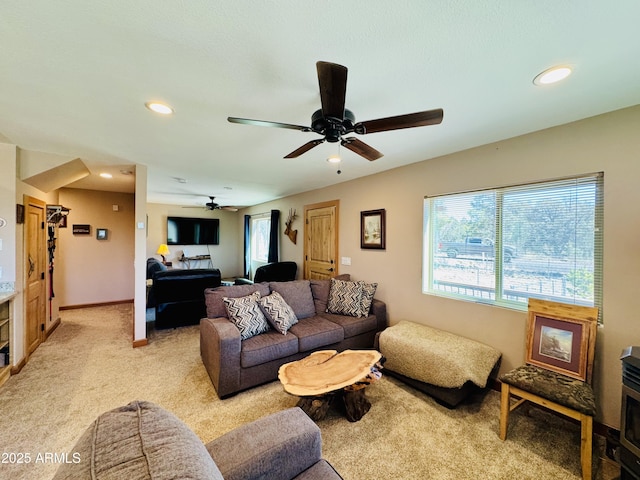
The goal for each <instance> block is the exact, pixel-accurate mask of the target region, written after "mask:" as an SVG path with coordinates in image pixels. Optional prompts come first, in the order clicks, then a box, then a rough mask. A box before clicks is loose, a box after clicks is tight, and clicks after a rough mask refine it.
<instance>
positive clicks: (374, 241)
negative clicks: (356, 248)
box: [360, 209, 386, 250]
mask: <svg viewBox="0 0 640 480" xmlns="http://www.w3.org/2000/svg"><path fill="white" fill-rule="evenodd" d="M385 237H386V218H385V210H384V209H381V210H367V211H365V212H360V248H377V249H379V250H384V249H385V243H386V238H385Z"/></svg>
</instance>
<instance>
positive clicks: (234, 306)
mask: <svg viewBox="0 0 640 480" xmlns="http://www.w3.org/2000/svg"><path fill="white" fill-rule="evenodd" d="M259 299H260V292H254V293H252V294H251V295H247V296H246V297H238V298H228V297H224V298H223V299H222V301H223V302H224V305H225V307H227V315H228V317H229V320H231V322H233V324H234V325H235V326H236V327H238V330H240V337H241V338H242V340H246V339H247V338H251V337H253V336H255V335H258V334H260V333H264V332H266V331H268V330H269V323H268V322H267V319H266V318H265V316H264V313H262V310H261V309H260V306H259V305H258V300H259Z"/></svg>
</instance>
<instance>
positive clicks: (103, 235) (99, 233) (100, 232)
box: [96, 228, 108, 240]
mask: <svg viewBox="0 0 640 480" xmlns="http://www.w3.org/2000/svg"><path fill="white" fill-rule="evenodd" d="M107 232H108V230H107V229H106V228H96V238H97V239H98V240H106V239H107V235H108V233H107Z"/></svg>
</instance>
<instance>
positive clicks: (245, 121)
mask: <svg viewBox="0 0 640 480" xmlns="http://www.w3.org/2000/svg"><path fill="white" fill-rule="evenodd" d="M227 120H228V121H229V122H231V123H241V124H243V125H256V126H258V127H277V128H290V129H291V130H301V131H303V132H311V131H312V130H311V127H303V126H302V125H292V124H290V123H280V122H269V121H267V120H252V119H250V118H238V117H227Z"/></svg>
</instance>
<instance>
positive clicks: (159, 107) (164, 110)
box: [144, 102, 173, 115]
mask: <svg viewBox="0 0 640 480" xmlns="http://www.w3.org/2000/svg"><path fill="white" fill-rule="evenodd" d="M144 106H145V107H147V108H148V109H149V110H151V111H152V112H156V113H159V114H161V115H171V114H172V113H173V108H171V107H170V106H169V105H167V104H165V103H160V102H147V103H145V104H144Z"/></svg>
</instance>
